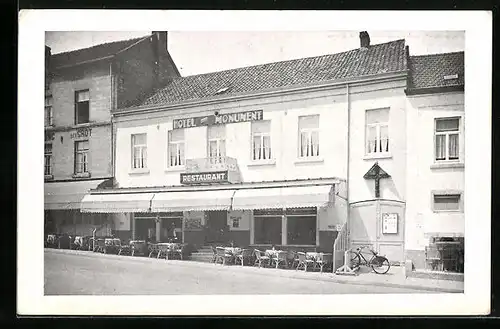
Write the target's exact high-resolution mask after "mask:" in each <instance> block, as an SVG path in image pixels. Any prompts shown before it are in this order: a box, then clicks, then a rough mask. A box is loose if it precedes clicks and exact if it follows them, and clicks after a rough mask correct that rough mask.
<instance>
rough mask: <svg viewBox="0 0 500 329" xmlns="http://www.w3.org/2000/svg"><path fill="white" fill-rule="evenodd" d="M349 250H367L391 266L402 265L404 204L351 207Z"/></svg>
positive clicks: (368, 204) (373, 202) (366, 203)
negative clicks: (379, 256) (358, 248)
mask: <svg viewBox="0 0 500 329" xmlns="http://www.w3.org/2000/svg"><path fill="white" fill-rule="evenodd" d="M349 225H350V228H349V231H350V240H351V247H352V248H357V247H360V246H370V247H371V248H372V249H373V250H375V251H376V252H378V253H380V254H381V255H385V256H386V257H387V258H388V259H389V261H390V262H391V263H392V264H400V263H402V262H404V235H403V232H404V204H403V203H400V202H391V201H368V202H360V203H356V204H354V205H351V212H350V218H349Z"/></svg>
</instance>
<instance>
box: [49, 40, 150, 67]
mask: <svg viewBox="0 0 500 329" xmlns="http://www.w3.org/2000/svg"><path fill="white" fill-rule="evenodd" d="M143 38H144V37H140V38H134V39H129V40H121V41H115V42H109V43H103V44H100V45H96V46H93V47H89V48H84V49H77V50H73V51H68V52H63V53H58V54H53V55H51V57H50V65H51V66H52V67H55V68H57V67H61V66H66V65H74V64H77V63H81V62H86V61H90V60H94V59H98V58H102V57H107V56H111V55H114V54H116V53H117V52H119V51H120V50H123V49H125V48H127V47H129V46H131V45H133V44H134V43H136V42H137V41H139V40H141V39H143Z"/></svg>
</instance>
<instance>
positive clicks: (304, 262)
mask: <svg viewBox="0 0 500 329" xmlns="http://www.w3.org/2000/svg"><path fill="white" fill-rule="evenodd" d="M297 257H298V265H297V268H296V270H298V269H300V268H301V267H303V268H304V271H305V272H307V267H308V266H309V265H311V266H314V260H312V259H308V258H307V257H306V253H305V252H298V253H297Z"/></svg>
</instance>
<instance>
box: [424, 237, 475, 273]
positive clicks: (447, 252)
mask: <svg viewBox="0 0 500 329" xmlns="http://www.w3.org/2000/svg"><path fill="white" fill-rule="evenodd" d="M464 246H465V241H464V238H463V237H447V236H437V237H432V238H431V241H430V244H429V246H426V247H425V256H426V267H427V269H430V270H434V271H445V272H455V273H463V272H464V250H465V248H464Z"/></svg>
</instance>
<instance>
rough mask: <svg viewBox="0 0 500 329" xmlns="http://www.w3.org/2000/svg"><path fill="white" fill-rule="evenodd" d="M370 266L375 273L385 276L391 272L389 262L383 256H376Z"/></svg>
mask: <svg viewBox="0 0 500 329" xmlns="http://www.w3.org/2000/svg"><path fill="white" fill-rule="evenodd" d="M370 265H371V267H372V269H373V271H374V272H375V273H377V274H385V273H387V272H389V269H390V268H391V264H389V260H388V259H387V258H385V257H382V256H376V257H375V258H373V259H372V261H371V262H370Z"/></svg>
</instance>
